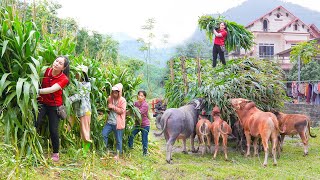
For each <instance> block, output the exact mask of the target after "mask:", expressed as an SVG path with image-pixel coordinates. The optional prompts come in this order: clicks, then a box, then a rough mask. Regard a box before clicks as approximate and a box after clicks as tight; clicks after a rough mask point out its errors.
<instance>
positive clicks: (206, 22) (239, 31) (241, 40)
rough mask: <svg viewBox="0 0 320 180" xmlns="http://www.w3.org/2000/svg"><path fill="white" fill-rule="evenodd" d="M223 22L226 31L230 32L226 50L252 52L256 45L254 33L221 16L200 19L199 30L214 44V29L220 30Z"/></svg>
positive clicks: (206, 16) (205, 16)
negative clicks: (241, 49)
mask: <svg viewBox="0 0 320 180" xmlns="http://www.w3.org/2000/svg"><path fill="white" fill-rule="evenodd" d="M221 22H225V23H226V29H227V31H228V35H227V40H226V49H227V51H228V52H230V51H234V50H236V49H237V48H243V49H245V50H250V48H251V47H252V46H253V44H254V41H253V38H254V36H253V34H252V32H250V31H249V30H247V29H246V28H245V27H244V26H243V25H240V24H237V23H235V22H232V21H228V20H226V19H225V18H224V17H221V16H219V17H218V18H214V17H212V16H209V15H204V16H201V17H199V19H198V25H199V28H200V29H201V30H204V31H205V32H206V35H207V38H208V39H209V40H210V42H212V36H213V29H216V28H219V25H220V23H221Z"/></svg>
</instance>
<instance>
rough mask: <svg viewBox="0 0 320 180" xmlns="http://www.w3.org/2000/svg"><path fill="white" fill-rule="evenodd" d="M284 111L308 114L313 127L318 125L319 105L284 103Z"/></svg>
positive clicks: (319, 119) (319, 116) (319, 118)
mask: <svg viewBox="0 0 320 180" xmlns="http://www.w3.org/2000/svg"><path fill="white" fill-rule="evenodd" d="M284 113H287V114H305V115H308V116H310V118H311V121H312V126H313V127H315V126H320V105H310V104H293V103H285V104H284Z"/></svg>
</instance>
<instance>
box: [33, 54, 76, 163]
mask: <svg viewBox="0 0 320 180" xmlns="http://www.w3.org/2000/svg"><path fill="white" fill-rule="evenodd" d="M69 69H70V68H69V59H68V58H67V57H65V56H59V57H58V58H57V59H56V60H55V61H54V62H53V65H52V67H50V68H47V69H46V72H45V73H44V77H43V79H42V84H41V89H39V91H38V94H39V99H38V101H39V103H40V111H39V115H38V119H37V122H36V124H35V126H36V128H37V130H38V131H40V129H41V127H42V124H43V118H44V117H45V116H46V115H47V116H48V117H49V131H50V137H51V142H52V149H53V153H52V156H51V158H52V160H53V161H59V120H60V118H59V116H58V113H57V107H59V106H61V105H62V104H63V99H62V91H63V88H64V87H66V86H67V85H68V83H69V79H68V76H69Z"/></svg>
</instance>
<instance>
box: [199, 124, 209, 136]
mask: <svg viewBox="0 0 320 180" xmlns="http://www.w3.org/2000/svg"><path fill="white" fill-rule="evenodd" d="M202 129H203V130H204V132H202ZM207 129H208V125H207V123H203V124H202V125H201V126H199V132H200V134H201V135H202V136H207V135H208V132H207Z"/></svg>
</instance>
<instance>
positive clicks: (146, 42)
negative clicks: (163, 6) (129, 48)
mask: <svg viewBox="0 0 320 180" xmlns="http://www.w3.org/2000/svg"><path fill="white" fill-rule="evenodd" d="M155 23H156V20H155V19H154V18H149V19H147V20H146V22H145V25H143V26H142V27H141V29H142V30H143V31H145V32H146V38H139V39H138V40H137V41H138V42H140V43H142V45H141V47H140V48H139V50H140V51H141V52H143V53H144V57H145V62H146V64H145V65H146V67H147V68H146V76H147V83H148V84H149V63H150V62H151V47H152V45H153V40H154V38H155V34H154V33H153V30H154V26H155Z"/></svg>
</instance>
